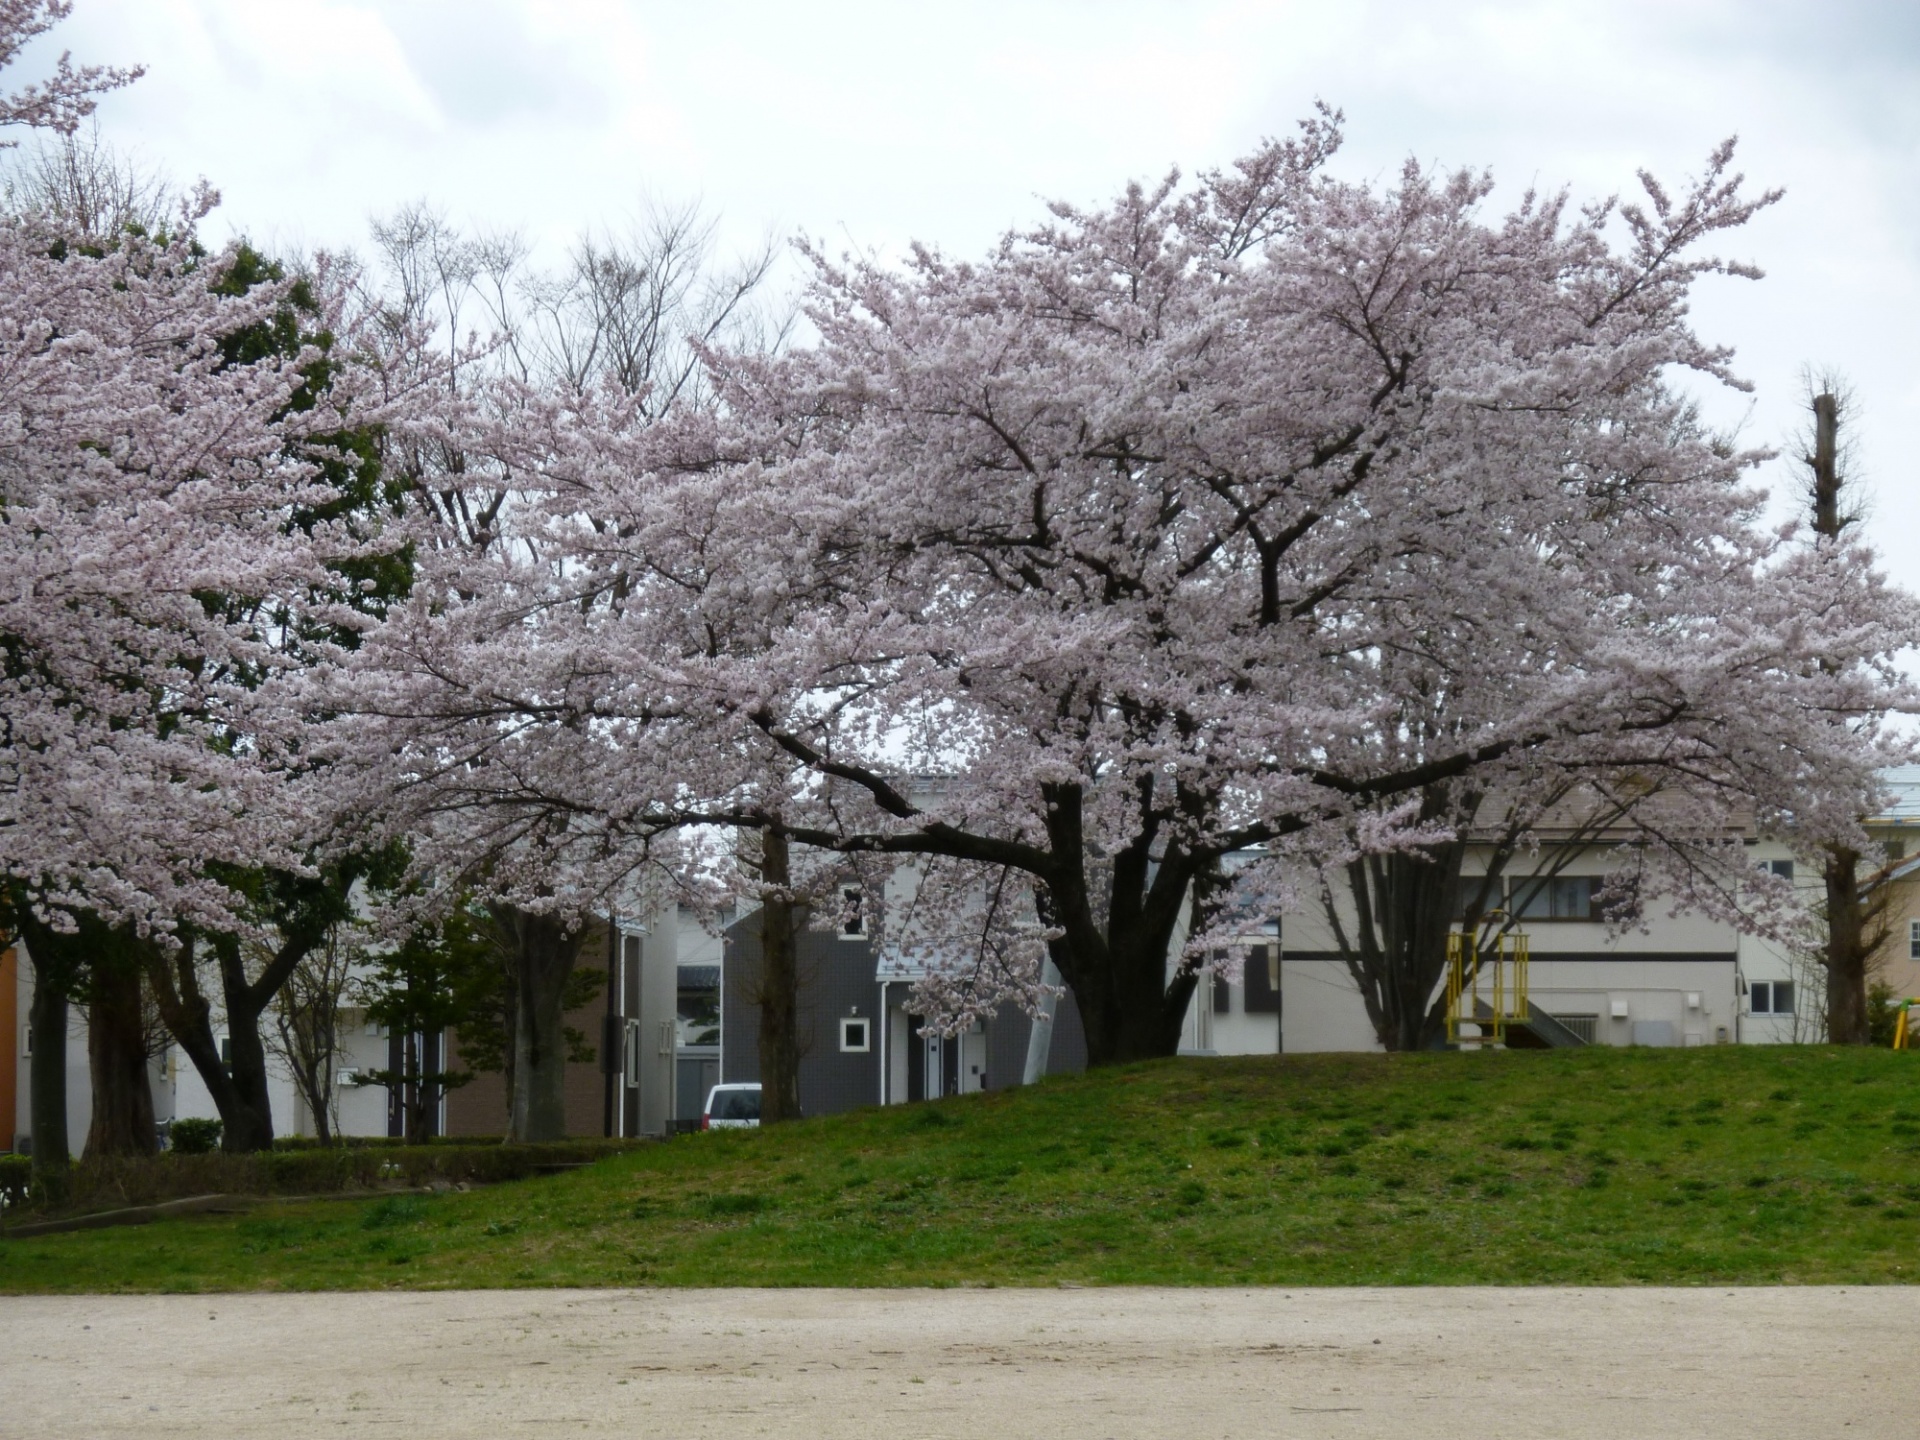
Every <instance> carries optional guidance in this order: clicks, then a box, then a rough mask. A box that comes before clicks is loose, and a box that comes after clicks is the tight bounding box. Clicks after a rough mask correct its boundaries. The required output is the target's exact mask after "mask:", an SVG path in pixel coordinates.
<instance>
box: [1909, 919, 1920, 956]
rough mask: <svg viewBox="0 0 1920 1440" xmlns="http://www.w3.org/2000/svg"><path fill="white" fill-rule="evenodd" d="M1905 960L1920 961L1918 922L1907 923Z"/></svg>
mask: <svg viewBox="0 0 1920 1440" xmlns="http://www.w3.org/2000/svg"><path fill="white" fill-rule="evenodd" d="M1907 958H1908V959H1909V960H1920V920H1909V921H1908V922H1907Z"/></svg>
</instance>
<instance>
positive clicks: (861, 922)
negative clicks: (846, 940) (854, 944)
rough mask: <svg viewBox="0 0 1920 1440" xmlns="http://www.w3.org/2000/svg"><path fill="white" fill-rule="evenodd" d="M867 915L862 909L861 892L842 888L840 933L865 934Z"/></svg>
mask: <svg viewBox="0 0 1920 1440" xmlns="http://www.w3.org/2000/svg"><path fill="white" fill-rule="evenodd" d="M866 924H867V917H866V916H865V914H863V913H862V911H861V906H860V892H859V891H858V890H842V891H841V892H840V933H841V934H842V935H864V934H866V933H867V931H866Z"/></svg>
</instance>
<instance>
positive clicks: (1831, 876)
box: [1799, 371, 1888, 1045]
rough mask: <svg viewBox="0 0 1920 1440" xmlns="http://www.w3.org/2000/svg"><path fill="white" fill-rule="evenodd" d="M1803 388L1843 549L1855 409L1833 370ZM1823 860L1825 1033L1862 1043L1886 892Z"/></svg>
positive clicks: (1808, 451)
mask: <svg viewBox="0 0 1920 1440" xmlns="http://www.w3.org/2000/svg"><path fill="white" fill-rule="evenodd" d="M1806 388H1807V409H1808V411H1809V413H1810V415H1811V421H1810V424H1809V425H1808V428H1807V430H1806V432H1805V433H1804V434H1803V436H1802V437H1801V444H1800V457H1799V458H1800V462H1801V463H1802V464H1803V465H1805V466H1806V468H1807V477H1806V482H1805V488H1804V491H1803V493H1804V495H1805V498H1806V502H1807V507H1808V510H1809V512H1810V515H1811V518H1812V528H1813V536H1814V542H1813V543H1814V544H1815V546H1817V547H1838V546H1839V545H1840V544H1841V540H1842V537H1843V536H1844V535H1845V534H1846V532H1847V531H1848V530H1850V529H1852V528H1853V527H1854V526H1855V525H1857V524H1859V523H1860V521H1861V520H1862V519H1863V518H1864V517H1865V514H1866V500H1865V496H1864V494H1863V493H1862V491H1863V486H1862V484H1861V482H1860V481H1859V479H1858V478H1857V477H1856V476H1855V474H1854V465H1853V460H1854V449H1853V445H1852V440H1851V436H1850V435H1849V434H1848V433H1847V432H1848V425H1849V422H1850V421H1851V420H1852V419H1853V416H1854V412H1855V410H1856V409H1857V406H1856V404H1855V401H1854V398H1853V394H1852V392H1851V390H1850V389H1849V387H1848V386H1847V385H1846V384H1845V382H1844V381H1843V380H1842V379H1841V378H1840V377H1839V376H1838V375H1835V374H1833V373H1832V372H1815V371H1809V372H1807V375H1806ZM1820 861H1821V865H1820V868H1821V880H1822V884H1823V888H1824V891H1825V893H1824V895H1823V897H1822V899H1821V902H1820V905H1819V907H1818V912H1817V914H1818V918H1819V919H1820V920H1821V922H1822V928H1823V930H1824V932H1825V934H1824V944H1823V946H1822V950H1821V954H1820V957H1819V960H1820V964H1821V966H1822V968H1824V969H1825V971H1826V998H1825V1006H1824V1008H1825V1012H1826V1019H1827V1027H1826V1029H1827V1034H1826V1038H1827V1040H1828V1042H1829V1043H1831V1044H1835V1045H1865V1044H1867V1043H1868V1040H1869V1038H1870V1036H1869V1034H1868V1031H1869V1021H1868V1015H1867V978H1868V974H1869V972H1870V971H1871V970H1872V969H1873V966H1874V961H1875V959H1876V957H1877V956H1878V953H1879V951H1880V949H1881V947H1882V946H1883V945H1885V944H1886V940H1887V919H1886V908H1887V898H1888V896H1887V891H1886V888H1885V887H1884V886H1877V885H1875V884H1874V880H1875V879H1876V878H1877V877H1876V876H1874V875H1872V874H1870V873H1868V874H1863V873H1862V867H1863V865H1864V864H1865V862H1866V857H1865V856H1863V855H1862V854H1861V852H1860V851H1858V850H1856V849H1854V848H1853V847H1852V846H1850V845H1844V844H1838V843H1835V844H1829V845H1826V846H1823V847H1822V849H1821V857H1820Z"/></svg>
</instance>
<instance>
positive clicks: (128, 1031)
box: [86, 954, 160, 1156]
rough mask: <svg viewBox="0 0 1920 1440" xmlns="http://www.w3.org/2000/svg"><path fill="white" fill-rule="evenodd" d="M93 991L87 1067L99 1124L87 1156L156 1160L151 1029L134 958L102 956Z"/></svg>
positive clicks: (91, 1129)
mask: <svg viewBox="0 0 1920 1440" xmlns="http://www.w3.org/2000/svg"><path fill="white" fill-rule="evenodd" d="M92 971H93V973H92V975H91V977H90V981H89V984H88V986H87V1002H88V1003H87V1066H88V1071H89V1073H90V1075H91V1077H92V1080H93V1119H92V1121H91V1123H90V1124H89V1125H88V1127H87V1146H86V1153H87V1154H88V1155H90V1156H92V1155H152V1154H155V1153H157V1152H158V1150H159V1148H160V1145H159V1140H158V1137H157V1136H156V1135H155V1134H154V1128H153V1087H152V1085H151V1084H150V1083H149V1082H148V1079H147V1060H148V1058H149V1056H148V1047H147V1027H146V1013H145V1006H144V1005H143V1003H142V1000H143V996H142V994H141V986H140V972H139V970H138V969H136V968H135V967H134V966H133V964H132V963H131V960H130V957H128V956H126V955H122V954H115V955H105V954H97V955H96V956H95V957H94V963H93V967H92Z"/></svg>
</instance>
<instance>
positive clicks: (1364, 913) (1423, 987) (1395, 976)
mask: <svg viewBox="0 0 1920 1440" xmlns="http://www.w3.org/2000/svg"><path fill="white" fill-rule="evenodd" d="M1465 855H1466V851H1465V847H1464V846H1461V845H1458V844H1450V845H1441V846H1436V847H1433V848H1432V849H1431V850H1429V851H1426V852H1423V853H1418V854H1414V853H1402V852H1395V853H1393V854H1389V855H1370V856H1363V857H1361V858H1360V859H1358V860H1355V861H1353V862H1352V863H1351V864H1350V865H1348V866H1347V896H1348V898H1349V899H1350V900H1351V901H1352V902H1353V926H1354V929H1353V933H1352V934H1351V935H1350V934H1348V932H1347V927H1346V922H1345V920H1344V919H1343V918H1342V916H1341V915H1340V914H1339V911H1338V906H1337V902H1336V901H1335V900H1334V898H1333V897H1332V895H1331V893H1330V892H1329V895H1328V905H1329V910H1328V919H1329V921H1330V922H1331V923H1332V925H1333V929H1334V933H1335V936H1336V937H1337V939H1338V942H1339V945H1340V951H1341V956H1342V958H1343V959H1344V960H1345V961H1346V965H1347V971H1348V973H1349V974H1350V975H1352V977H1353V980H1354V984H1355V985H1356V986H1357V987H1358V988H1359V991H1360V995H1361V999H1362V1000H1363V1002H1364V1003H1365V1005H1366V1008H1367V1018H1368V1020H1370V1021H1371V1022H1372V1024H1373V1031H1374V1034H1375V1035H1376V1036H1377V1037H1378V1038H1379V1041H1380V1044H1381V1046H1382V1048H1384V1049H1386V1050H1389V1051H1404V1050H1421V1049H1425V1048H1427V1047H1428V1046H1429V1045H1431V1044H1432V1043H1433V1041H1434V1039H1435V1031H1436V1027H1437V1024H1438V1023H1439V1012H1438V1011H1436V1009H1435V1007H1434V994H1435V991H1436V990H1437V989H1438V988H1439V986H1440V982H1441V979H1442V978H1443V977H1444V975H1445V973H1446V966H1447V932H1448V931H1449V930H1450V929H1452V926H1453V908H1454V906H1453V900H1454V896H1455V894H1456V893H1457V890H1458V887H1459V883H1460V870H1461V866H1462V864H1463V862H1464V860H1465Z"/></svg>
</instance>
